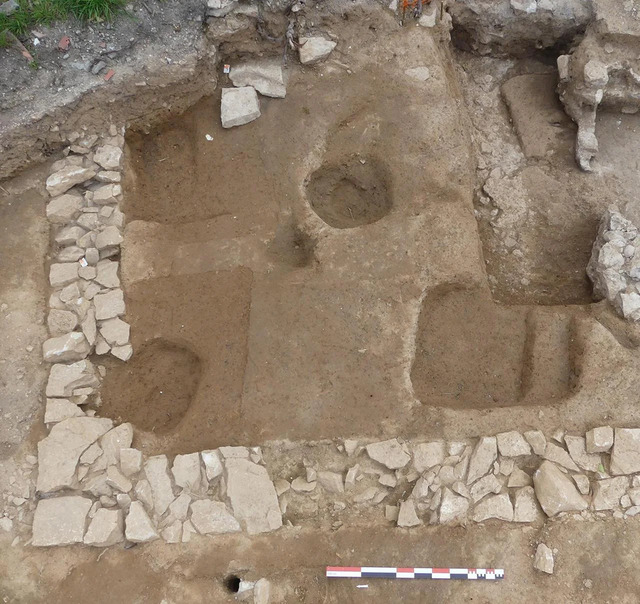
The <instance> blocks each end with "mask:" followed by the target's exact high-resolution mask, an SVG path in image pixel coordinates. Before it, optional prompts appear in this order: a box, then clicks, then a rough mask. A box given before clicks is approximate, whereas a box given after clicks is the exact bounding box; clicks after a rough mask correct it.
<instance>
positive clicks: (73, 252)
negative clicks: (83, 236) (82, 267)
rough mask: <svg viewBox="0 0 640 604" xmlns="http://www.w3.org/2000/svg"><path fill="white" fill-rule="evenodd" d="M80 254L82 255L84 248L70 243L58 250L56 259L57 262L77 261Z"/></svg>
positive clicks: (80, 256)
mask: <svg viewBox="0 0 640 604" xmlns="http://www.w3.org/2000/svg"><path fill="white" fill-rule="evenodd" d="M74 241H75V239H74ZM82 256H84V248H81V247H78V246H77V245H70V246H69V247H65V248H62V249H61V250H60V251H59V252H58V255H57V256H56V260H57V261H58V262H77V261H78V260H80V258H82Z"/></svg>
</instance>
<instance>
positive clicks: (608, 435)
mask: <svg viewBox="0 0 640 604" xmlns="http://www.w3.org/2000/svg"><path fill="white" fill-rule="evenodd" d="M612 446H613V428H612V427H611V426H601V427H599V428H594V429H593V430H589V432H587V434H586V448H587V453H606V452H607V451H608V450H609V449H611V447H612Z"/></svg>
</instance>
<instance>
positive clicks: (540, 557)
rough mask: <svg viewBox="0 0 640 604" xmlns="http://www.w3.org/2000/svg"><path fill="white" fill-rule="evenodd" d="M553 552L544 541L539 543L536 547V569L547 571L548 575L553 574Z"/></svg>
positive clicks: (534, 564) (534, 563) (534, 562)
mask: <svg viewBox="0 0 640 604" xmlns="http://www.w3.org/2000/svg"><path fill="white" fill-rule="evenodd" d="M553 564H554V562H553V552H552V551H551V548H549V547H547V546H546V545H545V544H544V543H539V544H538V547H537V548H536V556H535V559H534V561H533V567H534V568H535V569H536V570H539V571H542V572H543V573H547V574H548V575H552V574H553Z"/></svg>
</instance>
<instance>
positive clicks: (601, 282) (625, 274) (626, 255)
mask: <svg viewBox="0 0 640 604" xmlns="http://www.w3.org/2000/svg"><path fill="white" fill-rule="evenodd" d="M638 246H640V237H638V229H637V227H636V226H635V225H634V224H632V223H631V222H630V221H629V220H627V219H626V218H625V217H624V216H623V215H622V214H621V213H620V212H619V211H618V209H617V208H616V207H614V206H611V207H610V208H609V209H608V210H607V211H606V212H605V214H604V216H603V217H602V220H601V221H600V227H599V229H598V235H597V237H596V240H595V242H594V244H593V251H592V253H591V259H590V260H589V265H588V266H587V275H588V276H589V279H591V281H592V282H593V293H594V296H595V297H596V298H597V299H600V300H602V299H606V300H608V301H609V302H610V303H611V304H612V305H613V307H614V308H615V309H616V310H617V311H618V313H620V315H622V316H623V317H624V318H625V319H628V320H630V321H638V320H639V319H640V253H636V249H637V247H638Z"/></svg>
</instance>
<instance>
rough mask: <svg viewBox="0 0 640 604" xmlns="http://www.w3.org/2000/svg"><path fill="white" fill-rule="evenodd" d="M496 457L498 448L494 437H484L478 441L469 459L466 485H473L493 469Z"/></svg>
mask: <svg viewBox="0 0 640 604" xmlns="http://www.w3.org/2000/svg"><path fill="white" fill-rule="evenodd" d="M497 457H498V446H497V442H496V438H495V437H494V436H485V437H484V438H481V439H480V440H479V441H478V444H476V447H475V449H474V450H473V453H472V454H471V459H470V460H469V474H468V475H467V484H472V483H474V482H475V481H476V480H477V479H478V478H480V477H481V476H484V475H485V474H487V473H488V472H489V470H490V469H491V468H492V467H493V462H494V461H496V459H497Z"/></svg>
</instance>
